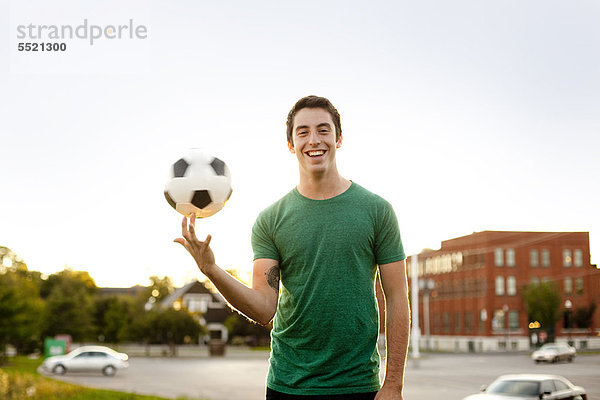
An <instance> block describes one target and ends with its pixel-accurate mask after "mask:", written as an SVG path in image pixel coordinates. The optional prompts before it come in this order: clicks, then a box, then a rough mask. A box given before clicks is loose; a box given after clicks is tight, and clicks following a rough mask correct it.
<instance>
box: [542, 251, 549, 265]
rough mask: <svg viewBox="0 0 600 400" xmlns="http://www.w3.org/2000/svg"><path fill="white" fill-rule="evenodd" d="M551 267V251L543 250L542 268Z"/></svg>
mask: <svg viewBox="0 0 600 400" xmlns="http://www.w3.org/2000/svg"><path fill="white" fill-rule="evenodd" d="M549 266H550V250H548V249H543V250H542V267H549Z"/></svg>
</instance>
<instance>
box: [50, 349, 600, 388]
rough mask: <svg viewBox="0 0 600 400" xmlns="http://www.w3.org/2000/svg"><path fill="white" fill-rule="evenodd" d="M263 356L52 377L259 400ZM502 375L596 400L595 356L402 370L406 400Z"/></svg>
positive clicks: (469, 360) (147, 362)
mask: <svg viewBox="0 0 600 400" xmlns="http://www.w3.org/2000/svg"><path fill="white" fill-rule="evenodd" d="M267 368H268V354H267V353H266V352H251V351H247V352H231V351H230V352H228V354H227V356H225V357H223V358H208V357H201V358H141V357H140V358H132V359H131V360H130V367H129V369H128V370H126V371H119V372H118V373H117V375H116V376H114V377H104V376H102V375H100V374H75V373H71V374H67V375H65V376H62V377H58V378H57V379H60V380H63V381H66V382H71V383H75V384H79V385H83V386H90V387H97V388H103V389H114V390H121V391H127V392H136V393H140V394H154V395H158V396H163V397H167V398H177V397H178V396H187V397H188V398H191V399H207V400H262V399H264V390H265V389H264V382H265V376H266V373H267ZM506 373H549V374H558V375H563V376H565V377H566V378H568V379H570V380H571V381H572V382H573V383H575V384H577V385H580V386H583V387H585V388H586V389H587V391H588V396H589V400H600V355H598V354H594V355H580V356H578V357H577V358H576V359H575V361H574V362H573V363H571V364H569V363H559V364H534V363H533V361H532V360H531V359H530V358H529V356H528V355H525V354H427V353H426V354H422V357H421V359H419V360H418V361H416V360H409V361H408V364H407V367H406V375H405V389H404V398H405V399H407V400H431V399H445V400H453V399H456V400H460V399H462V398H463V397H464V396H466V395H468V394H470V393H474V392H477V391H478V390H479V388H480V387H481V385H484V384H488V383H490V382H491V381H492V380H493V379H494V378H496V377H497V376H498V375H501V374H506Z"/></svg>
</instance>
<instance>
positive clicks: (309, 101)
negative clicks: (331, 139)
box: [286, 95, 342, 145]
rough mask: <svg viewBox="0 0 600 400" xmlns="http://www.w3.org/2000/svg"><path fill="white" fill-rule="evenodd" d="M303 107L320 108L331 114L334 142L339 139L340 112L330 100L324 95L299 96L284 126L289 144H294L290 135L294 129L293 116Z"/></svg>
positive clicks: (340, 126) (340, 133)
mask: <svg viewBox="0 0 600 400" xmlns="http://www.w3.org/2000/svg"><path fill="white" fill-rule="evenodd" d="M303 108H322V109H323V110H325V111H327V112H328V113H329V115H331V119H332V120H333V125H334V126H335V140H336V142H337V141H338V140H340V136H341V135H342V123H341V121H340V113H339V112H338V110H336V108H335V107H334V106H333V104H331V102H330V101H329V100H328V99H326V98H325V97H319V96H313V95H311V96H306V97H303V98H301V99H300V100H298V101H297V102H296V104H294V107H292V109H291V110H290V112H289V113H288V116H287V121H286V127H287V141H288V143H290V144H292V145H293V144H294V138H293V135H292V131H293V129H294V117H295V116H296V113H297V112H298V111H300V110H302V109H303Z"/></svg>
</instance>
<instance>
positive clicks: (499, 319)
mask: <svg viewBox="0 0 600 400" xmlns="http://www.w3.org/2000/svg"><path fill="white" fill-rule="evenodd" d="M503 329H504V311H503V310H495V311H494V318H493V319H492V330H494V331H499V330H503Z"/></svg>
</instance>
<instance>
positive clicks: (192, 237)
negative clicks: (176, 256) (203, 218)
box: [174, 214, 215, 274]
mask: <svg viewBox="0 0 600 400" xmlns="http://www.w3.org/2000/svg"><path fill="white" fill-rule="evenodd" d="M195 223H196V214H192V215H191V217H190V221H189V224H188V219H187V218H186V217H183V221H182V223H181V235H182V236H183V237H182V238H177V239H175V240H174V242H176V243H179V244H180V245H182V246H183V247H185V249H186V250H187V251H188V252H189V253H190V254H191V255H192V257H194V260H196V264H198V268H200V271H201V272H202V273H204V274H206V270H207V268H211V267H213V266H214V265H215V255H214V254H213V252H212V250H211V249H210V246H209V244H210V240H211V236H210V235H208V236H206V239H205V240H204V242H201V241H200V240H198V238H197V237H196V229H195Z"/></svg>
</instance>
